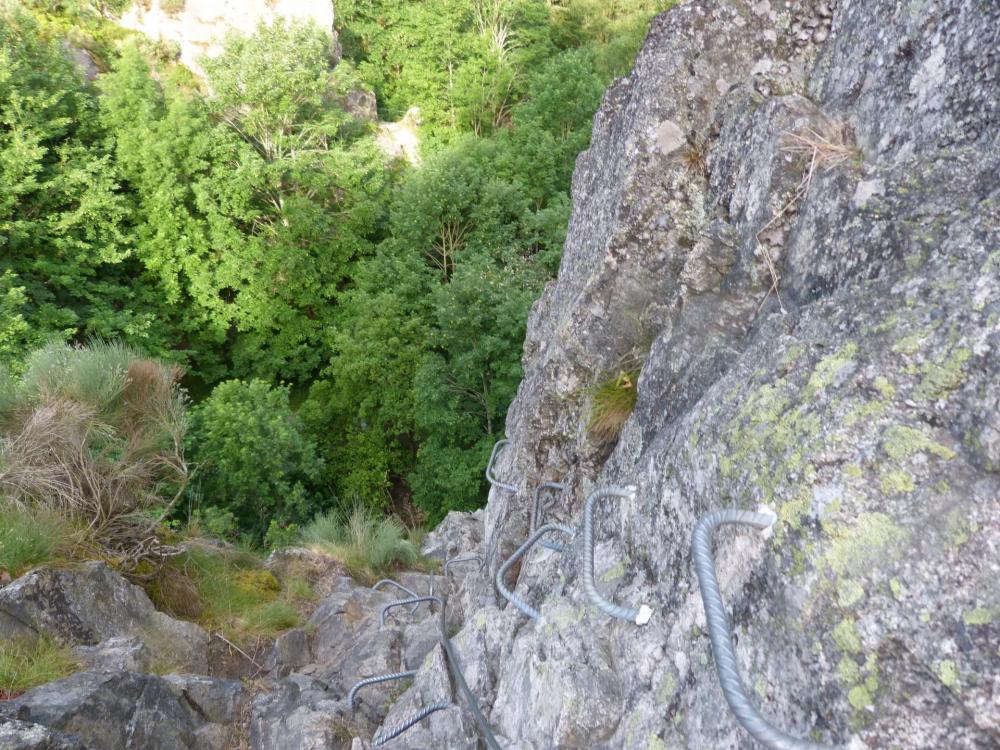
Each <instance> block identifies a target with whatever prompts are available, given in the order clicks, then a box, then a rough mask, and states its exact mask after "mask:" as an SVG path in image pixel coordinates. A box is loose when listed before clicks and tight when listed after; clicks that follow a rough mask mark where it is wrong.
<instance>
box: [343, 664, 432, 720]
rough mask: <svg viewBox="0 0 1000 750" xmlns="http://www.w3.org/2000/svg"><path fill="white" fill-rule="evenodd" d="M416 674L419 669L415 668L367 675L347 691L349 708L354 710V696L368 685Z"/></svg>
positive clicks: (403, 678) (402, 678)
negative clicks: (372, 675) (371, 675)
mask: <svg viewBox="0 0 1000 750" xmlns="http://www.w3.org/2000/svg"><path fill="white" fill-rule="evenodd" d="M416 674H417V670H415V669H411V670H408V671H406V672H390V673H389V674H379V675H375V676H374V677H367V678H365V679H363V680H361V681H360V682H357V683H355V684H354V686H353V687H352V688H351V689H350V691H349V692H348V693H347V710H348V711H353V710H354V696H355V695H357V694H358V691H359V690H360V689H361V688H363V687H365V686H366V685H378V684H379V683H380V682H391V681H392V680H405V679H406V678H407V677H413V676H414V675H416Z"/></svg>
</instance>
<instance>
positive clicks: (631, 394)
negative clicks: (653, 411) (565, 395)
mask: <svg viewBox="0 0 1000 750" xmlns="http://www.w3.org/2000/svg"><path fill="white" fill-rule="evenodd" d="M638 380H639V371H638V370H620V371H619V372H618V375H616V376H615V377H614V378H611V379H609V380H605V381H604V382H603V383H599V384H598V385H597V387H596V388H594V391H593V395H592V396H591V406H590V422H588V424H587V433H588V434H589V435H590V437H591V439H592V440H594V441H595V442H597V443H609V442H611V441H613V440H615V439H616V438H617V437H618V434H619V433H620V432H621V431H622V427H623V426H624V425H625V421H626V420H627V419H628V418H629V415H631V414H632V410H633V409H634V408H635V401H636V395H637V394H636V383H637V382H638Z"/></svg>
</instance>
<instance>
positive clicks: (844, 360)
mask: <svg viewBox="0 0 1000 750" xmlns="http://www.w3.org/2000/svg"><path fill="white" fill-rule="evenodd" d="M857 353H858V345H857V344H855V343H854V342H853V341H852V342H849V343H847V344H845V345H844V346H842V347H840V349H838V350H837V351H836V352H834V353H833V354H831V355H830V356H829V357H824V358H823V359H821V360H820V361H819V362H818V363H817V364H816V367H815V369H814V370H813V373H812V376H810V378H809V382H808V383H807V384H806V388H805V392H804V395H805V396H806V398H812V397H813V396H815V395H816V394H817V393H818V392H819V391H821V390H823V389H824V388H827V387H828V386H830V385H832V384H833V382H834V380H836V379H837V376H838V375H839V374H840V373H841V372H842V371H843V370H844V369H846V368H847V367H849V366H851V365H853V364H854V355H856V354H857Z"/></svg>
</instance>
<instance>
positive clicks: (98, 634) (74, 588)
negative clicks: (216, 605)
mask: <svg viewBox="0 0 1000 750" xmlns="http://www.w3.org/2000/svg"><path fill="white" fill-rule="evenodd" d="M32 633H44V634H47V635H50V636H54V637H56V638H59V639H60V640H62V641H64V642H65V643H68V644H73V645H81V646H88V645H89V646H96V645H97V644H98V643H100V642H101V641H105V640H106V639H109V638H120V637H133V638H135V639H138V640H139V641H141V642H142V644H143V645H144V647H145V649H146V650H148V652H149V659H152V660H155V661H158V662H159V663H160V664H162V665H164V666H168V665H169V666H172V667H175V668H180V669H192V670H195V669H202V668H204V667H205V664H206V659H207V649H208V634H207V633H205V631H204V630H202V629H201V628H200V627H198V626H197V625H195V624H193V623H190V622H184V621H182V620H175V619H173V618H172V617H169V616H167V615H165V614H163V613H162V612H158V611H157V610H156V608H155V607H154V606H153V603H152V602H151V601H150V600H149V597H148V596H146V592H144V591H143V590H142V589H140V588H139V587H138V586H134V585H132V584H131V583H129V582H128V581H126V580H125V579H124V578H122V577H121V576H120V575H119V574H118V573H116V572H114V571H113V570H111V569H110V568H109V567H108V566H107V565H105V564H104V563H102V562H90V563H85V564H83V565H81V566H79V567H75V568H72V569H61V570H57V569H52V568H41V569H38V570H34V571H32V572H30V573H27V574H26V575H23V576H21V577H20V578H18V579H17V580H16V581H14V582H13V583H11V584H9V585H8V586H4V587H3V588H0V636H3V637H6V638H9V637H13V636H17V635H25V634H32ZM120 645H122V644H121V642H119V646H120ZM93 653H94V657H93V658H95V659H98V658H99V656H98V655H97V652H93ZM120 656H121V658H122V665H125V664H126V662H128V663H132V662H131V661H129V660H130V659H136V658H137V657H136V655H135V654H132V656H126V655H125V654H124V653H121V654H120ZM143 660H144V659H138V660H137V661H136V662H135V663H136V664H138V663H140V662H141V661H143Z"/></svg>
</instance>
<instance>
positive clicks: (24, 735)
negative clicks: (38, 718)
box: [0, 718, 87, 750]
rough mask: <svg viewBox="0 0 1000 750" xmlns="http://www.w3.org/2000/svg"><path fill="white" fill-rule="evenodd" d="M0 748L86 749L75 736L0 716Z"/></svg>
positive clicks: (37, 749)
mask: <svg viewBox="0 0 1000 750" xmlns="http://www.w3.org/2000/svg"><path fill="white" fill-rule="evenodd" d="M0 748H2V749H3V750H87V746H86V745H84V744H83V743H82V742H80V741H79V740H78V739H77V738H76V737H74V736H73V735H70V734H65V733H64V732H56V731H53V730H51V729H49V728H47V727H43V726H42V725H41V724H32V723H31V722H28V721H17V720H16V719H2V718H0Z"/></svg>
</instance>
